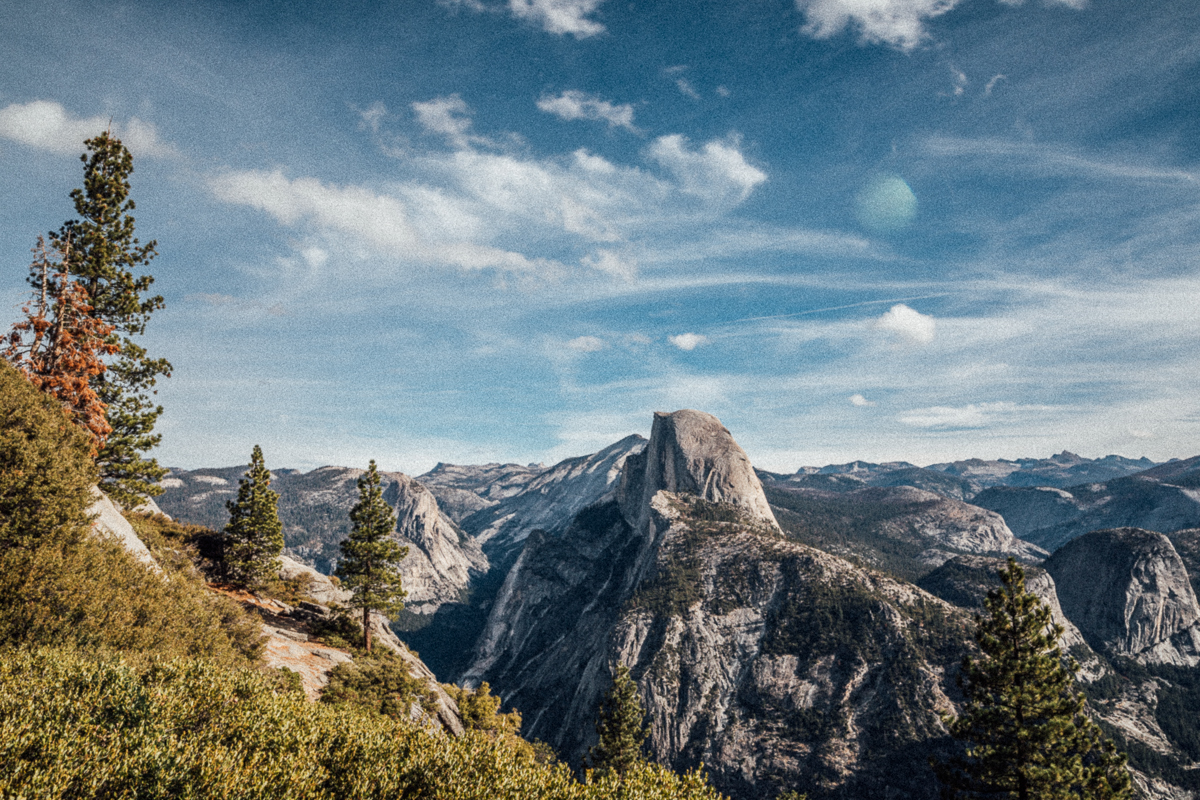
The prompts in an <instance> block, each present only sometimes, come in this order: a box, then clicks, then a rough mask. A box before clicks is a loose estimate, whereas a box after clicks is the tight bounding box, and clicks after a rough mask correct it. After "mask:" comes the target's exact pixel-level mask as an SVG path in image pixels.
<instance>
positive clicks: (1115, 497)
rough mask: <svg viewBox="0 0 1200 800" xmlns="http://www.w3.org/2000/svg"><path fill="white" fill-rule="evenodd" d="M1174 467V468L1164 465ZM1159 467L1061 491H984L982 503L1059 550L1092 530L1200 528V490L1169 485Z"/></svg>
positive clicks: (1023, 532)
mask: <svg viewBox="0 0 1200 800" xmlns="http://www.w3.org/2000/svg"><path fill="white" fill-rule="evenodd" d="M1164 466H1170V465H1164ZM1162 470H1163V468H1162V467H1159V468H1156V469H1154V470H1150V471H1147V472H1144V473H1140V474H1138V475H1133V476H1130V477H1126V478H1118V479H1115V480H1111V481H1108V482H1106V483H1093V484H1086V485H1081V486H1072V487H1070V488H1069V489H1066V490H1061V491H1059V492H1054V491H1047V490H1046V489H1043V488H1038V489H1008V490H1005V491H1003V492H987V493H981V494H980V495H979V497H978V498H977V502H978V503H980V504H981V505H984V506H986V507H988V508H993V509H995V510H997V511H999V512H1000V513H1001V514H1004V515H1005V519H1006V520H1007V519H1009V518H1010V517H1011V518H1012V519H1013V522H1012V523H1010V525H1015V526H1016V527H1014V530H1020V531H1021V532H1020V533H1019V534H1018V535H1020V536H1022V537H1024V538H1026V539H1028V540H1029V541H1031V542H1033V543H1034V544H1036V545H1038V546H1040V547H1044V548H1046V549H1047V550H1056V549H1058V548H1059V547H1061V546H1062V545H1064V544H1066V543H1067V542H1069V541H1071V540H1072V539H1074V538H1075V537H1077V536H1082V535H1083V534H1085V533H1088V532H1089V531H1095V530H1105V529H1110V528H1144V529H1146V530H1154V531H1164V532H1166V533H1170V532H1173V531H1177V530H1182V529H1184V528H1192V527H1197V526H1200V490H1197V489H1195V488H1191V487H1189V486H1177V485H1174V484H1170V483H1165V482H1163V481H1161V480H1159V479H1158V478H1156V477H1155V475H1162V474H1166V473H1165V472H1163V471H1162Z"/></svg>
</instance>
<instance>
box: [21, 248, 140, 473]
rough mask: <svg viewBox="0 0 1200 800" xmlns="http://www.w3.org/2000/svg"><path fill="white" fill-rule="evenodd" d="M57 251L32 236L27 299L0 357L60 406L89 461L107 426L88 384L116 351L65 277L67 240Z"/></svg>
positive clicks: (80, 290) (84, 293) (79, 288)
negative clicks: (83, 435) (86, 443)
mask: <svg viewBox="0 0 1200 800" xmlns="http://www.w3.org/2000/svg"><path fill="white" fill-rule="evenodd" d="M62 246H63V250H62V251H61V252H59V251H57V250H55V249H54V248H52V247H51V248H48V247H47V246H46V243H45V240H43V239H42V238H41V237H40V236H39V237H38V243H37V247H35V248H34V251H33V252H34V253H35V257H34V261H33V264H32V266H31V267H30V270H29V282H30V284H32V285H33V286H34V287H35V288H34V297H33V300H31V301H30V302H29V304H27V305H26V306H25V307H23V308H22V309H21V310H22V312H23V313H24V314H25V319H23V320H20V321H18V322H17V323H15V324H14V325H13V327H12V331H11V332H10V333H9V336H8V347H7V348H5V350H4V357H5V358H6V359H8V361H9V362H11V363H12V364H13V366H15V367H16V368H17V369H19V370H20V371H21V372H22V373H23V374H24V375H25V377H26V378H28V379H29V381H30V383H32V384H33V385H34V386H36V387H37V388H39V389H41V390H42V391H44V392H45V393H46V394H48V395H50V396H51V397H53V398H55V399H56V400H58V401H59V402H60V403H62V405H63V408H64V409H65V410H66V412H67V413H68V414H69V415H70V416H71V419H72V421H74V422H75V424H76V425H78V426H79V427H80V428H82V429H83V430H84V431H86V432H87V434H88V435H89V436H90V437H91V440H92V455H93V457H94V456H95V455H96V454H97V453H98V452H99V450H100V448H102V447H103V446H104V442H105V440H106V439H107V438H108V435H109V434H110V433H112V427H111V426H110V425H109V424H108V420H107V418H106V415H105V410H106V409H105V406H104V403H103V402H101V401H100V397H99V396H98V395H97V393H96V390H95V388H94V387H93V385H92V384H93V382H94V381H95V379H96V377H97V376H99V375H100V374H102V373H103V372H104V370H105V364H104V361H103V357H104V356H108V355H112V354H113V353H115V352H116V351H117V350H118V349H119V348H118V346H117V345H116V344H114V343H112V342H111V341H110V339H109V334H111V333H112V326H111V325H109V324H107V323H105V322H104V321H103V320H101V319H98V318H97V317H96V316H94V314H93V309H92V305H91V303H90V301H89V298H88V295H87V291H86V290H85V289H84V288H83V287H82V286H81V285H80V284H79V282H78V281H74V280H72V279H71V278H70V276H69V275H68V274H67V267H66V262H67V261H68V260H69V258H70V241H69V240H66V241H64V242H62Z"/></svg>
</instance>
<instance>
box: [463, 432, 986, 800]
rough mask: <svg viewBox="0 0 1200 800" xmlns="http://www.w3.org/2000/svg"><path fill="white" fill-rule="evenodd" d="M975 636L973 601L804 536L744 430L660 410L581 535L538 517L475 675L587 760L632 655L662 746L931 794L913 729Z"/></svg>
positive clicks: (767, 773)
mask: <svg viewBox="0 0 1200 800" xmlns="http://www.w3.org/2000/svg"><path fill="white" fill-rule="evenodd" d="M833 620H838V621H839V622H838V623H837V624H833V625H831V624H830V623H831V621H833ZM967 638H968V632H967V629H966V625H965V616H964V615H962V614H961V613H960V612H956V611H954V610H952V609H951V608H950V607H949V606H948V605H947V604H945V603H943V602H941V601H939V600H937V599H936V598H933V597H931V596H930V595H927V594H925V593H924V592H922V591H920V590H918V589H915V588H913V587H911V586H905V585H903V584H900V583H898V582H894V581H891V580H888V579H886V578H882V577H880V576H877V575H868V574H867V573H864V572H862V571H860V570H858V569H856V568H854V567H852V566H851V565H849V564H847V563H846V562H844V561H841V560H840V559H838V558H836V557H833V556H829V555H827V554H825V553H821V552H820V551H817V550H814V549H812V548H809V547H806V546H804V545H800V544H797V543H793V542H789V541H787V540H785V539H784V538H783V536H782V535H781V534H780V532H779V529H778V526H777V525H776V522H775V519H774V516H773V515H772V514H771V511H770V508H769V507H768V505H767V503H766V499H765V497H764V496H763V493H762V488H761V485H760V484H759V482H758V478H757V477H756V476H755V474H754V472H753V470H752V469H751V467H750V464H749V460H748V459H747V458H746V455H745V453H744V452H742V450H741V448H740V447H738V446H737V444H736V442H734V441H733V438H732V436H730V434H729V432H728V431H727V430H725V428H724V427H723V426H721V424H720V422H718V421H717V420H716V419H715V418H714V417H712V416H710V415H707V414H701V413H699V412H695V411H681V412H676V413H674V414H658V415H656V416H655V420H654V427H653V430H652V433H651V437H650V441H649V443H648V444H647V446H646V449H645V451H644V452H643V453H642V454H640V455H635V456H632V457H629V458H627V460H626V462H625V465H624V469H623V470H622V474H621V480H620V484H619V489H618V491H617V493H616V497H615V498H613V499H611V500H608V499H606V500H604V501H602V502H600V503H596V504H594V505H592V506H590V507H589V508H587V509H585V510H584V511H582V512H581V513H580V514H578V515H577V516H576V517H575V519H574V521H573V522H572V524H571V525H570V527H569V528H568V529H567V530H566V531H564V532H563V533H562V534H561V535H558V536H549V535H544V534H541V533H537V532H535V533H533V534H531V535H530V537H529V540H528V542H527V544H526V546H525V548H524V550H523V551H522V554H521V556H520V558H519V559H518V561H517V563H516V564H515V566H514V567H513V569H512V571H511V572H510V573H509V575H508V577H507V579H506V581H505V583H504V586H503V588H502V589H501V591H500V593H499V595H498V597H497V600H496V603H495V606H494V607H493V610H492V614H491V617H490V618H489V621H488V625H487V627H486V629H485V630H484V633H483V635H482V636H481V638H480V641H479V644H478V646H477V652H476V656H475V660H474V663H473V665H472V667H471V669H470V670H468V672H467V674H466V676H465V678H466V680H467V681H468V682H478V681H481V680H486V681H488V682H490V683H491V684H492V686H494V687H496V689H497V690H498V691H499V692H500V693H501V694H502V696H503V697H504V699H505V701H506V702H509V703H512V704H513V705H515V706H516V707H517V708H519V709H521V712H522V714H523V716H524V719H525V726H526V727H525V733H526V734H528V735H531V736H533V737H536V738H539V739H543V740H545V741H548V742H550V743H551V744H553V745H555V746H556V747H557V748H558V749H559V751H560V752H561V753H562V754H563V755H564V756H566V757H568V758H569V759H571V760H572V761H575V762H578V760H579V759H580V758H581V757H582V756H583V754H584V753H585V752H586V749H587V747H588V746H589V745H590V744H591V743H592V741H593V740H594V729H593V721H594V719H595V713H596V708H597V705H598V703H599V700H600V698H601V696H602V695H603V693H604V692H605V691H606V690H607V688H608V686H609V684H610V682H611V674H612V672H611V670H612V668H613V666H614V664H615V663H618V662H620V663H625V664H628V665H629V666H630V667H631V669H632V671H633V674H634V677H635V678H636V679H637V681H638V684H639V687H640V690H641V693H642V698H643V702H644V703H645V704H646V706H647V708H648V709H649V711H650V716H651V721H652V726H651V739H650V747H651V748H652V750H653V751H654V753H655V755H656V757H657V758H658V759H659V760H661V761H663V762H665V763H670V764H673V765H675V766H688V765H694V764H696V763H699V762H700V761H703V762H704V763H705V764H706V766H707V768H708V769H709V771H710V773H711V774H712V775H713V776H714V779H715V780H716V781H717V783H718V784H719V785H720V786H722V787H723V788H724V789H726V790H727V791H732V792H734V793H735V794H739V795H742V796H756V795H757V796H761V795H771V794H776V793H778V791H780V790H781V789H783V788H802V789H804V790H808V791H810V792H815V793H817V794H824V793H834V792H837V791H839V790H841V789H846V788H848V787H849V786H851V785H853V786H855V787H857V788H858V789H862V790H863V791H867V790H870V789H871V788H872V787H874V786H875V781H879V784H880V785H882V784H883V782H884V780H885V778H887V779H888V780H889V781H890V783H891V785H892V791H893V795H895V796H905V795H908V796H913V797H924V796H927V795H928V794H929V792H928V789H929V785H932V784H929V785H922V779H923V778H928V777H929V776H927V775H923V770H924V764H925V760H924V758H923V757H920V758H917V759H915V763H916V764H917V766H916V767H913V766H912V764H911V763H909V762H910V761H914V759H913V758H912V752H913V751H912V748H914V747H916V748H920V747H923V746H925V743H926V742H927V741H928V740H929V738H930V737H931V736H935V735H937V734H938V733H940V732H941V730H942V728H941V722H940V719H939V717H938V714H939V712H944V711H948V710H949V709H950V704H949V701H948V700H947V698H946V687H947V685H949V684H951V683H952V682H953V679H952V678H951V677H948V676H950V675H952V674H953V672H954V665H955V664H956V663H957V661H958V660H959V658H960V657H961V651H960V650H959V649H958V646H957V645H956V644H954V643H958V642H964V641H966V640H967ZM903 753H907V756H903V755H902V754H903ZM905 758H906V759H908V761H905V762H904V766H903V767H902V768H898V767H897V764H898V763H899V762H898V760H902V759H905ZM897 771H899V772H902V773H903V774H904V775H906V776H911V780H912V784H911V785H910V784H906V783H905V780H906V779H900V780H897V779H896V777H895V775H889V774H888V773H889V772H897Z"/></svg>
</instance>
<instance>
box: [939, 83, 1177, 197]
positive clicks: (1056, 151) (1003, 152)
mask: <svg viewBox="0 0 1200 800" xmlns="http://www.w3.org/2000/svg"><path fill="white" fill-rule="evenodd" d="M1003 77H1004V76H1003V75H999V76H997V78H1003ZM995 80H996V78H993V79H992V81H993V82H994V81H995ZM989 85H991V83H989ZM921 149H922V150H923V151H924V152H925V153H927V154H928V155H931V156H935V157H939V158H978V159H987V161H981V164H986V165H988V166H989V167H990V168H991V169H993V170H996V169H997V168H1003V167H1007V168H1009V169H1013V168H1017V169H1024V170H1036V171H1038V172H1041V173H1056V174H1071V175H1079V176H1085V177H1092V178H1114V179H1120V180H1139V181H1171V182H1186V183H1196V182H1197V179H1198V178H1200V175H1197V173H1195V172H1189V171H1187V170H1181V169H1164V168H1162V167H1161V166H1157V165H1155V164H1152V163H1149V162H1142V163H1139V162H1137V161H1135V160H1131V159H1117V158H1112V157H1105V156H1104V155H1102V154H1097V153H1089V152H1086V151H1081V150H1078V149H1075V148H1070V147H1066V146H1063V145H1060V144H1054V143H1046V142H1029V141H1018V140H1012V139H1000V138H980V139H967V138H962V137H956V136H944V135H937V136H931V137H929V138H927V139H925V140H924V142H922V145H921Z"/></svg>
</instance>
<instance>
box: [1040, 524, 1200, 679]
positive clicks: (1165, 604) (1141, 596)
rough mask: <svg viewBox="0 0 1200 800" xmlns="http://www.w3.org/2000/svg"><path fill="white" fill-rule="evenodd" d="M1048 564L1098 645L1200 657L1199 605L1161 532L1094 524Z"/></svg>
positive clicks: (1158, 658) (1067, 604)
mask: <svg viewBox="0 0 1200 800" xmlns="http://www.w3.org/2000/svg"><path fill="white" fill-rule="evenodd" d="M1044 566H1045V568H1046V570H1047V571H1048V572H1049V573H1050V574H1051V575H1052V576H1053V577H1054V580H1055V583H1056V584H1057V586H1058V597H1059V601H1060V602H1061V603H1062V608H1063V611H1064V612H1065V613H1066V615H1067V617H1068V618H1069V619H1071V620H1072V621H1073V622H1074V623H1075V624H1076V625H1077V626H1078V627H1079V629H1080V631H1081V632H1082V634H1083V636H1084V638H1085V639H1087V640H1088V643H1089V644H1091V645H1092V647H1094V648H1095V649H1097V650H1098V651H1101V652H1107V653H1111V654H1114V655H1121V656H1128V657H1132V658H1136V659H1137V660H1139V661H1141V662H1143V663H1147V664H1177V665H1186V666H1194V665H1196V664H1197V663H1200V627H1198V626H1197V623H1198V622H1200V606H1198V605H1197V602H1196V594H1195V592H1194V591H1193V590H1192V586H1191V584H1190V582H1189V581H1188V574H1187V570H1186V569H1185V568H1184V565H1183V562H1182V561H1181V560H1180V558H1179V554H1178V553H1176V552H1175V548H1174V547H1173V546H1172V545H1171V541H1170V540H1169V539H1168V538H1167V537H1166V536H1164V535H1163V534H1161V533H1155V532H1153V531H1147V530H1141V529H1138V528H1119V529H1115V530H1104V531H1093V532H1092V533H1089V534H1086V535H1084V536H1080V537H1078V538H1076V539H1074V540H1072V541H1070V542H1069V543H1067V544H1066V545H1064V546H1063V547H1061V548H1060V549H1058V550H1057V551H1055V553H1054V555H1052V556H1051V557H1050V558H1049V559H1048V560H1047V561H1046V562H1045V564H1044Z"/></svg>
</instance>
